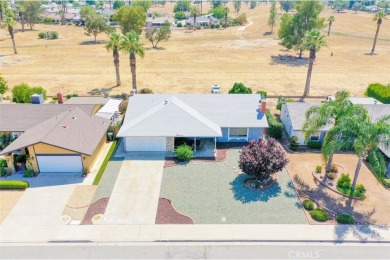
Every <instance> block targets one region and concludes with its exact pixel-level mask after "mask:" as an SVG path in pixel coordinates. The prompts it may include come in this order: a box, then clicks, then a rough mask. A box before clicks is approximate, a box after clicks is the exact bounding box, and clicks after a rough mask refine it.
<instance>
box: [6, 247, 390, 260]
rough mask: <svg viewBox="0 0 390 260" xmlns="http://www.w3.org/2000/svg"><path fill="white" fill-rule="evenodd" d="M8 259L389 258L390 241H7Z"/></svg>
mask: <svg viewBox="0 0 390 260" xmlns="http://www.w3.org/2000/svg"><path fill="white" fill-rule="evenodd" d="M0 252H1V258H7V259H33V258H35V259H36V258H39V259H59V258H64V257H65V256H66V257H65V258H66V259H340V258H342V259H388V258H389V257H390V247H389V246H388V245H371V244H336V245H335V244H329V243H208V244H203V245H202V244H200V243H198V244H195V243H181V244H178V243H176V244H172V243H161V244H159V243H153V244H142V245H139V244H138V245H137V244H129V243H127V244H126V243H119V244H118V243H116V244H104V245H99V244H95V243H90V244H83V243H82V244H69V243H67V244H46V245H31V244H30V245H12V244H11V245H3V246H0Z"/></svg>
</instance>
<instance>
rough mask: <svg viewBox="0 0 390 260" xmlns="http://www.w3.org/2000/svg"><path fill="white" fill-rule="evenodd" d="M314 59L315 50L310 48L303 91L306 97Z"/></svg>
mask: <svg viewBox="0 0 390 260" xmlns="http://www.w3.org/2000/svg"><path fill="white" fill-rule="evenodd" d="M313 52H314V54H313ZM313 55H314V56H313ZM314 59H315V51H313V50H310V61H309V68H308V69H307V77H306V85H305V91H304V92H303V96H304V97H306V96H307V95H308V94H309V92H310V81H311V72H312V71H313V64H314Z"/></svg>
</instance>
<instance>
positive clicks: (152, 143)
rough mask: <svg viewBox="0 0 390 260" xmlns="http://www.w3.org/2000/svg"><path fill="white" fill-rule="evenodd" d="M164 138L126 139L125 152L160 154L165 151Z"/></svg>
mask: <svg viewBox="0 0 390 260" xmlns="http://www.w3.org/2000/svg"><path fill="white" fill-rule="evenodd" d="M166 140H167V138H166V137H126V147H125V149H126V151H129V152H130V151H135V152H142V151H149V152H162V151H166V150H167V144H166Z"/></svg>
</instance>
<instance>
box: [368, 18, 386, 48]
mask: <svg viewBox="0 0 390 260" xmlns="http://www.w3.org/2000/svg"><path fill="white" fill-rule="evenodd" d="M385 17H386V13H385V12H384V11H379V12H377V13H376V14H375V16H374V19H373V20H374V21H376V24H377V28H376V33H375V38H374V44H373V45H372V50H371V55H373V54H374V52H375V46H376V41H377V40H378V34H379V29H380V28H381V24H382V20H383V18H385Z"/></svg>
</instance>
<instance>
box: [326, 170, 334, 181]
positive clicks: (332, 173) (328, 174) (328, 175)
mask: <svg viewBox="0 0 390 260" xmlns="http://www.w3.org/2000/svg"><path fill="white" fill-rule="evenodd" d="M326 176H327V177H328V179H329V180H332V181H333V180H334V179H336V174H335V173H334V172H327V173H326Z"/></svg>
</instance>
